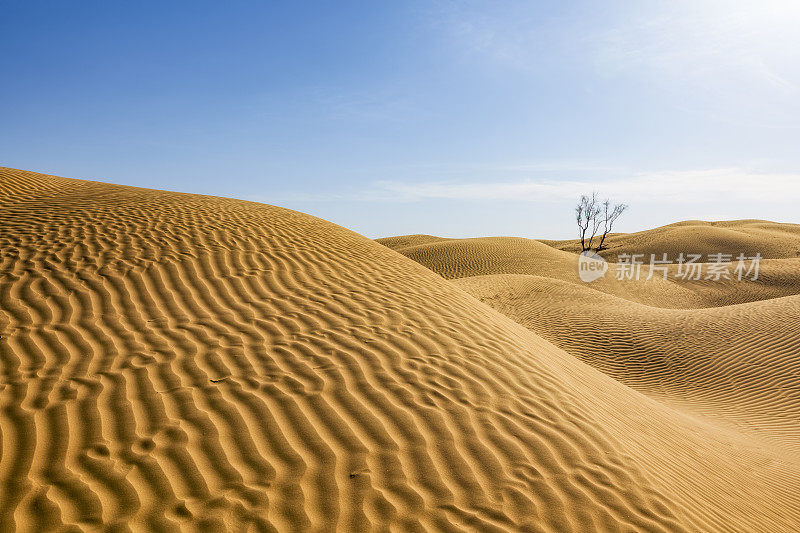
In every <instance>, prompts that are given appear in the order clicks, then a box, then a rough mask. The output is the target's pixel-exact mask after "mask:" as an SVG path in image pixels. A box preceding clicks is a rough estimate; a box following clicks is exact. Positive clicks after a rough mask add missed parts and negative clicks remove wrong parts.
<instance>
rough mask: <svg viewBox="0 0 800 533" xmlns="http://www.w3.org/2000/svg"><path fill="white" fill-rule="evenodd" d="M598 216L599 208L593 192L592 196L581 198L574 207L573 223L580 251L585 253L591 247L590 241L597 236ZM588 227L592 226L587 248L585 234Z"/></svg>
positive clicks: (595, 194)
mask: <svg viewBox="0 0 800 533" xmlns="http://www.w3.org/2000/svg"><path fill="white" fill-rule="evenodd" d="M599 216H600V206H599V205H598V204H597V193H596V192H593V193H592V196H591V197H589V196H586V195H583V196H581V199H580V201H579V202H578V205H577V206H575V221H576V222H577V223H578V234H579V235H580V237H581V251H582V252H585V251H586V250H588V249H589V247H591V244H592V239H594V236H595V235H596V234H597V230H598V229H599V227H600V226H599V224H598V222H597V221H598V217H599ZM589 226H592V234H591V236H590V237H589V246H587V244H586V233H587V232H588V231H589Z"/></svg>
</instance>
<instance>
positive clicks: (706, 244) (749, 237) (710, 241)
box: [541, 220, 800, 260]
mask: <svg viewBox="0 0 800 533" xmlns="http://www.w3.org/2000/svg"><path fill="white" fill-rule="evenodd" d="M541 242H544V243H546V244H549V245H551V246H553V247H555V248H558V249H561V250H568V251H571V252H578V251H580V241H578V240H567V241H541ZM603 247H607V248H608V249H607V250H604V251H603V252H601V253H602V255H603V256H604V257H606V258H607V259H610V260H615V259H616V257H617V256H618V255H619V254H624V253H627V254H630V253H643V254H646V255H647V256H648V257H649V255H650V254H651V253H654V254H656V255H657V256H659V257H660V256H661V255H662V254H664V253H667V254H668V257H672V258H674V257H677V256H678V254H679V253H681V252H683V253H685V254H689V253H700V254H704V255H706V254H713V253H729V254H734V255H737V254H740V253H743V254H746V255H754V254H755V253H756V252H758V253H760V254H761V255H762V257H766V258H769V259H781V258H788V257H800V224H780V223H777V222H769V221H766V220H728V221H721V222H703V221H700V220H687V221H685V222H677V223H675V224H670V225H668V226H662V227H660V228H656V229H651V230H647V231H640V232H638V233H617V234H613V235H610V236H609V237H608V238H607V239H606V242H605V243H604V244H603Z"/></svg>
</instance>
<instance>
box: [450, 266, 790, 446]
mask: <svg viewBox="0 0 800 533" xmlns="http://www.w3.org/2000/svg"><path fill="white" fill-rule="evenodd" d="M454 282H455V283H456V284H457V286H458V287H460V288H462V289H464V290H466V291H467V292H469V293H470V294H472V295H473V296H475V297H476V298H478V299H480V300H481V301H483V302H485V303H487V304H489V305H490V306H492V307H493V308H494V309H496V310H498V311H500V312H501V313H503V314H505V315H506V316H508V317H510V318H512V319H514V321H516V322H518V323H520V324H522V325H524V326H526V327H528V328H530V329H531V330H533V331H534V332H536V333H538V334H539V335H541V336H543V337H544V338H546V339H548V340H550V341H551V342H553V343H554V344H556V345H557V346H559V347H561V348H563V349H564V350H566V351H567V352H569V353H571V354H573V355H576V356H577V357H579V358H580V359H582V360H583V361H585V362H587V363H589V364H590V365H592V366H593V367H595V368H598V369H599V370H602V371H603V372H604V373H606V374H608V375H610V376H612V377H614V378H615V379H617V380H619V381H621V382H623V383H625V384H627V385H629V386H631V387H633V388H635V389H636V390H639V391H641V392H644V393H646V394H648V395H649V396H651V397H655V398H658V399H660V400H663V401H666V402H668V403H669V404H671V405H676V406H680V407H682V408H688V409H690V410H691V411H693V412H696V413H698V414H703V415H705V416H707V417H709V418H711V419H713V420H719V419H722V420H726V421H730V422H733V423H734V424H735V426H736V427H738V428H741V429H748V430H751V431H753V432H755V433H758V434H760V435H763V436H766V437H769V438H771V439H773V440H775V441H777V442H779V443H784V444H787V445H789V446H787V448H788V449H790V450H794V451H795V452H796V453H800V423H798V421H800V330H798V328H797V323H796V322H795V321H794V320H792V318H794V319H795V320H796V319H797V317H800V296H788V297H785V298H776V299H769V300H763V301H758V302H751V303H746V304H740V305H731V306H724V307H714V308H707V309H686V310H684V309H660V308H654V307H650V306H645V305H642V304H640V303H637V302H631V301H628V300H625V299H622V298H618V297H615V296H610V295H607V294H604V293H602V292H599V291H595V290H593V289H592V288H591V287H590V286H589V285H586V284H584V285H576V284H571V283H566V282H563V281H556V280H552V279H548V278H543V277H539V276H525V275H515V274H511V275H495V276H476V277H470V278H463V279H459V280H454Z"/></svg>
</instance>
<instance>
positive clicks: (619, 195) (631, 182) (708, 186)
mask: <svg viewBox="0 0 800 533" xmlns="http://www.w3.org/2000/svg"><path fill="white" fill-rule="evenodd" d="M534 167H535V165H534ZM592 191H597V192H598V193H600V195H601V196H603V197H606V196H607V197H611V198H613V199H614V200H616V201H621V202H627V203H632V202H642V203H646V202H656V203H661V204H673V205H675V204H711V203H718V202H726V201H727V202H736V203H737V204H741V203H743V202H753V203H760V204H765V203H766V204H769V203H775V204H778V203H783V204H786V203H788V202H800V173H775V172H772V173H770V172H758V171H752V170H747V169H738V168H718V169H704V170H678V171H656V172H638V173H629V175H628V176H626V177H622V178H613V179H603V180H597V179H583V178H582V179H547V178H544V179H524V180H505V181H497V180H492V181H490V180H486V181H469V182H465V181H455V180H450V181H419V182H411V181H391V180H382V181H375V182H373V183H371V184H370V185H368V186H366V187H365V188H363V189H361V190H356V191H341V190H339V191H337V192H325V191H318V192H316V193H300V192H298V193H293V192H288V193H284V194H278V195H274V196H270V197H269V198H260V197H259V198H256V197H253V198H251V199H253V200H257V201H269V202H279V203H281V202H290V203H293V202H326V201H355V202H417V201H422V200H475V201H486V202H490V201H512V200H520V201H526V202H559V201H563V200H570V201H572V200H574V199H576V198H578V197H579V196H580V195H582V194H587V193H591V192H592Z"/></svg>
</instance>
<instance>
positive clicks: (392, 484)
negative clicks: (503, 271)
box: [0, 169, 800, 532]
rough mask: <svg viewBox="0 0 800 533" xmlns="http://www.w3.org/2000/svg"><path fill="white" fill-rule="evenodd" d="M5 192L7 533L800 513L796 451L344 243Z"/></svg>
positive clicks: (248, 210) (128, 191)
mask: <svg viewBox="0 0 800 533" xmlns="http://www.w3.org/2000/svg"><path fill="white" fill-rule="evenodd" d="M0 183H2V184H3V189H2V192H3V194H4V196H3V197H2V198H0V202H2V206H3V207H2V210H1V211H0V276H1V277H0V438H1V439H2V441H1V443H0V444H1V446H0V529H3V530H7V531H11V530H14V529H18V530H21V531H26V530H47V529H53V530H55V529H67V528H68V526H77V527H79V528H83V529H90V528H97V527H100V526H101V525H103V526H105V527H109V528H111V527H115V528H117V529H119V530H124V529H126V528H127V529H131V530H137V531H173V530H175V529H178V528H181V529H199V530H203V531H213V530H223V529H228V530H241V529H245V528H251V529H256V530H261V531H276V530H277V531H306V530H318V531H321V530H331V529H335V528H338V529H341V530H344V531H359V530H368V529H378V530H388V529H393V530H403V531H418V530H439V531H464V530H483V531H587V530H646V531H670V532H673V531H730V530H742V531H796V530H797V529H798V528H800V504H798V502H800V487H798V485H797V479H798V477H799V476H800V464H798V463H797V462H796V461H795V460H793V459H792V458H790V457H784V456H780V455H776V454H775V453H774V452H773V450H771V449H766V448H764V447H763V446H762V445H761V443H760V441H758V440H756V439H752V440H751V439H750V438H749V437H748V436H747V435H743V434H740V433H736V432H733V431H729V430H727V429H724V428H722V429H721V428H718V427H715V426H712V425H709V424H707V423H705V422H703V421H702V420H697V419H695V418H693V417H691V416H687V415H685V414H684V413H682V412H681V411H679V410H676V409H674V408H672V407H669V406H666V405H664V404H661V403H659V402H657V401H654V400H652V399H650V398H648V397H646V396H644V395H642V394H640V393H638V392H636V391H634V390H632V389H630V388H628V387H626V386H624V385H622V384H620V383H619V382H617V381H615V380H613V379H611V378H610V377H608V376H606V375H604V374H603V373H601V372H599V371H597V370H595V369H593V368H591V367H590V366H588V365H586V364H584V363H582V362H580V361H578V360H577V359H575V358H574V357H572V356H570V355H569V354H567V353H565V352H564V351H562V350H560V349H558V348H556V347H555V346H553V345H552V344H551V343H549V342H547V341H546V340H544V339H542V338H541V337H539V336H537V335H536V334H534V333H532V332H531V331H529V330H527V329H525V328H524V327H522V326H521V325H519V324H517V323H515V322H513V321H512V320H510V319H509V318H507V317H505V316H503V315H501V314H500V313H498V312H496V311H494V310H492V309H491V308H490V307H488V306H486V305H484V304H482V303H481V302H479V301H478V300H476V299H475V298H473V297H471V296H469V295H468V294H467V293H465V292H463V291H461V290H459V289H458V288H456V287H455V286H454V285H453V284H452V283H449V282H447V281H445V280H444V279H442V278H441V277H440V276H437V275H435V274H433V273H432V272H430V271H429V270H427V269H425V268H423V267H422V266H420V265H418V264H416V263H414V262H413V261H410V260H408V259H407V258H405V257H403V256H402V255H400V254H397V253H395V252H393V251H391V250H389V249H387V248H385V247H383V246H380V245H378V244H376V243H374V242H373V241H370V240H368V239H366V238H364V237H361V236H359V235H357V234H355V233H353V232H350V231H348V230H345V229H343V228H341V227H338V226H335V225H333V224H330V223H328V222H325V221H322V220H319V219H315V218H313V217H310V216H307V215H303V214H301V213H296V212H292V211H288V210H284V209H280V208H275V207H271V206H266V205H261V204H255V203H250V202H242V201H236V200H226V199H222V198H213V197H202V196H196V195H186V194H178V193H168V192H161V191H152V190H145V189H137V188H131V187H123V186H115V185H107V184H101V183H93V182H83V181H77V180H64V179H61V178H53V177H50V176H44V175H38V174H33V173H28V172H22V171H15V170H10V169H0ZM73 529H74V528H73Z"/></svg>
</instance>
